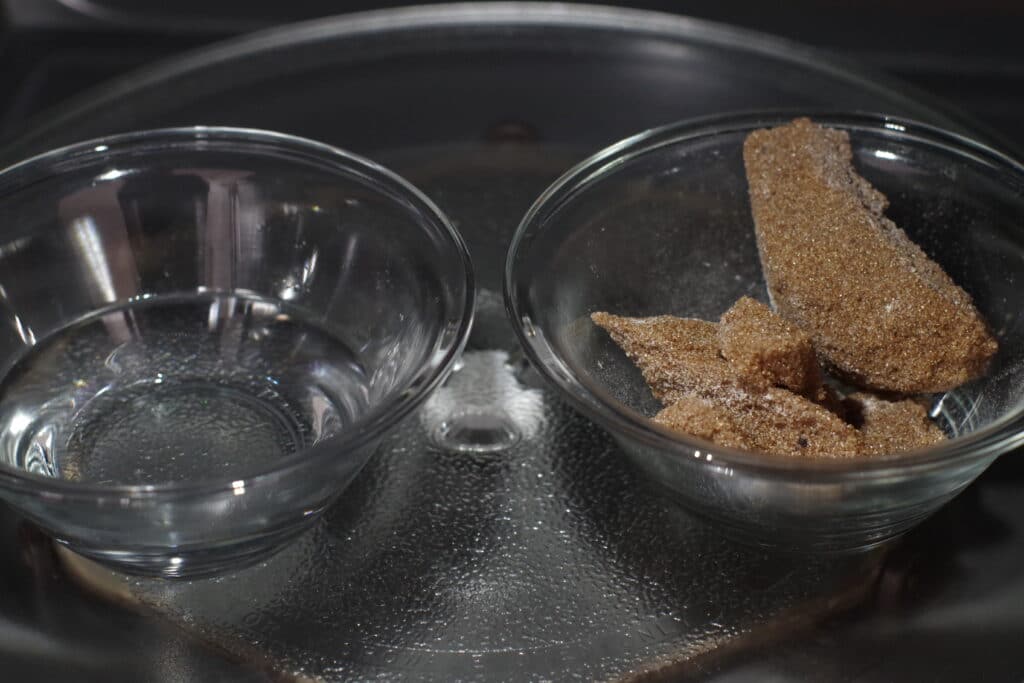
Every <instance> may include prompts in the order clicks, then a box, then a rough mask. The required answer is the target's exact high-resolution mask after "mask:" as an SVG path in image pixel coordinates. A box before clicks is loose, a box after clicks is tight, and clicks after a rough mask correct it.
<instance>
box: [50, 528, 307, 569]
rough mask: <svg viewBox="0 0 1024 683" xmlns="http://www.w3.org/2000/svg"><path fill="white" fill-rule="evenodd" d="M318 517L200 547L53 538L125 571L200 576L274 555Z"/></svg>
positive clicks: (63, 551)
mask: <svg viewBox="0 0 1024 683" xmlns="http://www.w3.org/2000/svg"><path fill="white" fill-rule="evenodd" d="M318 518H319V515H310V516H308V517H306V518H304V519H303V521H302V523H301V524H297V525H292V526H289V527H287V528H285V529H281V530H278V531H275V532H272V533H269V534H262V535H260V536H259V537H256V538H249V539H246V540H243V541H234V542H230V543H225V544H220V545H212V546H202V547H197V548H177V549H170V548H159V549H148V548H104V547H97V546H91V545H87V544H82V543H78V542H74V541H68V540H65V539H62V538H58V537H54V541H56V543H57V544H58V549H59V550H60V551H61V554H62V555H64V554H73V555H77V556H81V557H83V558H85V559H88V560H91V561H93V562H95V563H98V564H100V565H102V566H104V567H105V568H107V569H112V570H114V571H117V572H121V573H124V574H132V575H136V576H150V577H160V578H166V579H198V578H204V577H208V576H214V575H217V574H223V573H224V572H227V571H235V570H238V569H241V568H244V567H247V566H250V565H253V564H256V563H258V562H260V561H262V560H265V559H267V558H268V557H270V556H271V555H274V554H275V553H277V552H278V551H279V550H281V549H283V548H284V547H285V546H287V545H289V544H290V543H291V542H292V541H293V540H294V539H295V538H296V537H298V536H299V535H300V534H302V532H304V531H306V530H307V529H309V528H310V527H311V526H312V525H313V523H314V522H315V521H316V520H317V519H318Z"/></svg>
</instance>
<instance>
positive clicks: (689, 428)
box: [654, 396, 752, 450]
mask: <svg viewBox="0 0 1024 683" xmlns="http://www.w3.org/2000/svg"><path fill="white" fill-rule="evenodd" d="M654 421H655V422H657V423H658V424H661V425H664V426H665V427H667V428H669V429H671V430H672V431H674V432H679V433H681V434H689V435H690V436H696V437H698V438H701V439H706V440H707V441H710V442H712V443H715V444H718V445H719V446H726V447H727V448H737V449H740V450H751V448H752V446H751V445H750V442H749V441H748V440H747V439H746V438H745V437H744V436H743V434H742V433H740V430H739V428H737V427H736V425H735V424H733V421H732V420H731V419H730V416H729V413H728V411H727V410H725V409H724V408H723V407H722V406H721V405H716V404H715V403H714V402H712V401H709V400H708V399H705V398H700V397H699V396H683V397H682V398H680V399H679V400H678V401H676V402H675V403H673V404H672V405H670V406H669V407H668V408H665V409H664V410H662V411H661V412H659V413H658V414H657V415H655V416H654Z"/></svg>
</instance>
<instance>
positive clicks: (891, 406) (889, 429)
mask: <svg viewBox="0 0 1024 683" xmlns="http://www.w3.org/2000/svg"><path fill="white" fill-rule="evenodd" d="M847 401H849V402H851V403H853V404H854V405H855V406H856V408H857V409H858V410H859V412H860V419H861V421H862V424H861V426H860V433H861V435H863V437H864V449H865V452H866V453H868V454H871V455H887V454H892V453H900V452H902V451H910V450H914V449H916V448H924V447H926V446H934V445H935V444H938V443H942V442H943V441H945V440H946V435H945V433H944V432H943V431H942V430H941V429H940V428H939V426H938V425H936V424H935V423H934V422H932V421H931V420H930V419H929V418H928V411H927V410H925V408H924V406H922V405H921V404H920V403H918V402H917V401H914V400H912V399H902V400H895V401H890V400H888V399H885V398H882V397H880V396H875V395H873V394H869V393H866V392H858V393H856V394H853V395H851V396H849V397H848V398H847Z"/></svg>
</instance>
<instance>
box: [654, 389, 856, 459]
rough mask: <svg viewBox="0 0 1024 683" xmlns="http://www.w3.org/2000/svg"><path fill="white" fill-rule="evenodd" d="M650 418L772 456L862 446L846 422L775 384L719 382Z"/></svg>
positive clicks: (846, 452)
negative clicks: (760, 387)
mask: <svg viewBox="0 0 1024 683" xmlns="http://www.w3.org/2000/svg"><path fill="white" fill-rule="evenodd" d="M698 402H699V403H698ZM654 420H655V422H658V423H659V424H662V425H664V426H666V427H668V428H669V429H672V430H674V431H678V432H681V433H685V434H692V435H695V436H699V437H701V438H705V439H708V440H709V441H713V442H715V443H717V444H719V445H722V446H732V447H734V448H745V449H746V450H752V451H760V452H762V453H771V454H773V455H784V456H791V457H849V456H855V455H859V454H860V453H862V452H863V450H864V446H863V439H862V437H861V435H860V434H859V433H858V432H857V430H856V429H854V428H853V427H852V426H851V425H849V424H847V423H845V422H843V420H842V419H840V418H839V417H838V416H837V415H835V414H834V413H832V412H830V411H828V410H826V409H825V408H823V407H821V406H819V405H818V404H816V403H813V402H811V401H809V400H807V399H806V398H804V397H803V396H799V395H797V394H794V393H793V392H791V391H788V390H786V389H779V388H776V387H771V388H768V389H766V390H764V391H763V392H751V391H747V390H744V389H741V388H733V387H722V388H720V389H718V390H716V391H712V392H708V393H707V394H704V395H702V396H700V397H697V398H690V397H686V398H683V399H682V400H680V401H678V402H676V403H674V404H672V405H670V406H669V407H668V408H665V409H664V410H662V411H661V412H660V413H658V414H657V415H656V416H655V417H654Z"/></svg>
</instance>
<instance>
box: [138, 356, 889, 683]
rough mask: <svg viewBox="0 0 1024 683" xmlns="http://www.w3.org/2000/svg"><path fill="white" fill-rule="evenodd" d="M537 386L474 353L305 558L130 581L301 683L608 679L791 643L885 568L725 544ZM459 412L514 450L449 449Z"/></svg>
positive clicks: (501, 360)
mask: <svg viewBox="0 0 1024 683" xmlns="http://www.w3.org/2000/svg"><path fill="white" fill-rule="evenodd" d="M535 382H536V378H535V377H533V371H532V370H524V366H522V365H519V364H516V363H515V362H510V359H509V357H508V355H507V354H506V353H505V352H501V351H497V352H496V351H471V352H469V353H468V354H467V355H466V358H465V363H464V365H463V367H462V369H461V370H460V371H459V372H458V373H456V374H455V375H454V376H453V377H452V379H451V380H450V381H449V383H448V385H447V386H446V387H444V388H443V389H442V390H441V391H440V392H439V394H438V395H437V396H435V397H434V399H433V400H432V401H431V402H430V403H428V405H427V407H426V408H425V410H424V412H423V414H422V415H420V416H419V417H418V418H416V419H412V420H409V421H408V422H407V423H406V424H405V426H404V427H403V429H402V430H401V431H400V432H398V433H396V434H395V435H394V436H393V437H392V438H391V439H390V440H389V441H388V443H387V444H386V445H385V446H384V447H383V449H382V452H381V453H380V455H379V457H377V458H376V459H375V460H374V461H373V462H372V464H371V465H370V466H368V469H367V470H365V471H364V473H363V474H362V476H361V477H360V478H359V480H358V482H357V483H356V485H354V487H353V488H352V489H350V490H349V491H348V492H346V493H345V495H344V496H343V498H342V500H341V501H339V503H338V504H337V505H335V506H334V508H332V509H331V510H330V511H329V513H328V514H327V516H326V518H325V519H324V521H323V522H322V523H321V524H319V525H318V526H317V527H316V528H315V529H314V530H313V531H312V532H311V533H309V534H307V535H306V536H304V537H303V538H302V539H301V540H300V541H299V542H298V543H297V544H296V545H294V546H292V547H290V548H288V549H286V550H285V551H284V552H282V553H281V554H279V555H277V556H276V557H274V558H272V559H271V560H269V561H267V562H266V563H264V564H262V565H259V566H256V567H253V568H250V569H247V570H243V571H240V572H238V573H236V574H233V575H229V576H225V577H221V578H218V579H210V580H202V581H194V582H188V583H180V582H173V583H168V582H164V581H151V580H133V581H131V582H130V587H131V591H132V593H133V594H134V596H135V597H136V598H138V599H139V600H141V601H142V602H143V603H145V604H148V605H150V606H154V607H156V608H157V609H158V610H159V611H160V612H162V613H164V614H165V615H166V616H167V617H169V618H170V619H172V620H173V621H175V622H178V623H180V624H182V625H184V626H186V627H187V628H188V629H189V630H191V631H194V632H198V633H200V634H202V636H203V637H204V638H207V639H210V640H212V641H214V642H216V643H217V644H218V645H219V646H221V647H223V648H225V649H227V650H228V651H230V652H232V653H234V654H236V655H237V656H239V657H242V658H250V657H253V656H254V655H255V654H257V653H258V654H259V655H260V656H262V657H269V659H270V660H271V661H272V662H273V665H272V666H273V668H275V669H277V670H279V671H282V672H286V673H288V674H291V675H295V676H309V677H313V678H323V679H325V680H366V679H376V678H383V679H396V678H401V677H405V676H415V677H416V678H417V679H419V680H423V679H429V680H457V679H480V678H488V679H495V678H506V679H509V680H568V679H579V680H599V679H608V678H620V677H625V676H629V675H630V674H636V673H639V672H643V671H650V670H657V669H658V668H659V667H661V666H663V665H666V664H668V663H672V662H679V661H683V660H689V659H692V658H694V657H697V656H699V655H704V654H707V653H709V652H711V651H714V650H716V649H717V648H719V647H721V646H723V645H738V644H741V643H742V640H743V639H746V638H756V639H762V638H765V637H768V638H771V637H782V636H785V635H788V634H789V633H790V632H791V629H792V628H793V627H794V626H795V625H797V624H800V623H805V624H806V623H808V622H810V621H813V620H814V619H816V618H818V617H821V616H823V615H824V614H827V613H829V612H830V611H831V610H833V609H835V608H836V607H838V606H849V605H850V604H852V603H854V602H856V600H857V599H858V598H859V597H861V595H862V594H863V593H864V592H866V590H867V588H868V587H869V586H870V581H868V580H867V579H869V578H870V576H871V571H872V566H873V563H872V562H871V561H870V560H871V558H863V557H861V558H847V559H834V560H808V559H807V558H800V557H792V558H786V557H778V556H776V557H772V556H770V555H765V554H762V553H761V552H758V551H753V550H746V549H744V548H742V547H740V546H737V545H734V544H732V543H730V542H727V541H725V540H724V539H723V538H722V536H721V534H720V533H719V532H718V531H717V530H716V529H715V528H713V527H708V526H706V525H704V524H703V523H701V522H699V521H697V520H696V519H694V518H693V517H691V516H690V515H688V514H687V513H685V512H683V511H682V510H680V509H678V508H676V507H675V506H674V505H672V504H670V503H667V501H666V499H665V498H664V497H663V496H661V495H660V491H658V490H656V489H654V488H652V486H651V485H649V484H648V483H647V482H646V481H644V480H642V479H641V478H640V477H639V475H638V474H636V473H634V471H633V470H631V469H630V467H629V466H628V465H627V463H626V460H625V459H624V458H623V457H622V456H621V454H620V453H618V451H617V448H616V446H615V445H614V443H613V442H611V441H610V439H609V438H608V436H607V435H606V434H605V433H603V432H602V431H600V430H599V429H597V428H596V427H594V426H593V425H592V424H591V423H590V422H588V421H587V420H585V419H583V418H581V417H579V416H578V415H576V414H575V413H573V412H572V411H571V410H570V409H568V408H567V407H566V406H564V405H563V404H562V403H561V402H559V401H558V400H557V399H555V398H554V397H553V396H552V395H551V394H550V393H549V392H548V391H547V390H543V389H539V388H537V387H536V385H535ZM453 396H460V397H463V398H471V399H472V401H471V402H469V403H471V405H473V406H474V407H475V409H476V410H477V411H490V412H491V413H493V414H501V415H504V416H505V417H506V419H507V421H508V424H511V425H515V427H516V428H517V429H518V430H519V437H520V438H519V440H518V442H517V443H516V444H515V445H513V446H511V447H507V448H504V449H503V450H500V451H494V452H476V453H467V452H461V451H457V450H448V449H442V448H439V447H438V446H437V445H436V439H435V438H433V437H432V434H431V430H432V429H433V427H434V426H435V425H436V424H437V423H436V422H435V420H436V419H437V418H439V417H441V415H442V414H444V413H445V412H446V411H448V410H449V409H451V408H455V410H456V411H458V410H460V409H461V407H464V406H465V405H467V403H468V402H467V401H461V400H460V401H452V400H451V399H452V397H453ZM830 600H835V601H836V603H837V604H834V605H833V604H829V601H830ZM737 641H738V642H737Z"/></svg>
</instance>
